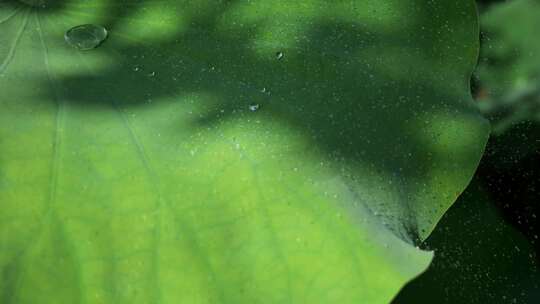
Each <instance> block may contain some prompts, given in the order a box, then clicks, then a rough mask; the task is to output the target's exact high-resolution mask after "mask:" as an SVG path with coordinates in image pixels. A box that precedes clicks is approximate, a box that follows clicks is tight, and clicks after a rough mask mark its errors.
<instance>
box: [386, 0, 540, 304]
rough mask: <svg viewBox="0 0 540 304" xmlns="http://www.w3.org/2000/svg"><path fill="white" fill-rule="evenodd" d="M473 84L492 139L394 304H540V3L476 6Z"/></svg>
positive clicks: (498, 0) (515, 0)
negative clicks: (425, 263) (427, 257)
mask: <svg viewBox="0 0 540 304" xmlns="http://www.w3.org/2000/svg"><path fill="white" fill-rule="evenodd" d="M477 2H478V8H479V13H480V24H481V34H480V39H481V51H480V58H479V61H478V67H477V69H476V72H475V74H474V76H473V79H472V81H471V89H472V94H473V96H474V97H475V99H476V102H477V105H478V107H479V109H480V111H482V112H483V113H484V115H485V116H486V117H488V118H489V120H490V121H491V123H492V128H493V134H492V137H491V139H490V141H489V143H488V146H487V148H486V153H485V155H484V157H483V159H482V162H481V164H480V167H479V169H478V171H477V173H476V176H475V178H474V179H473V181H472V182H471V184H470V186H469V188H468V189H467V191H466V192H465V193H464V194H463V195H462V196H461V197H460V198H459V199H458V201H457V202H456V203H455V204H454V206H453V207H452V208H451V209H450V210H449V211H448V213H447V214H446V215H445V216H444V217H443V219H442V220H441V222H440V224H439V225H438V226H437V229H436V230H435V231H434V233H433V234H432V235H431V236H430V238H429V239H428V240H427V241H426V243H425V244H424V246H425V247H426V249H431V250H434V251H435V253H436V256H435V259H434V262H433V264H432V265H431V267H430V268H429V269H428V271H427V272H426V273H424V274H423V275H421V276H420V277H418V278H417V279H415V280H414V281H412V282H411V283H410V284H408V285H407V286H406V287H405V288H404V289H403V290H402V292H401V293H400V294H399V295H398V296H397V297H396V299H395V300H394V304H408V303H452V304H462V303H526V304H529V303H530V304H533V303H534V304H536V303H540V288H539V285H540V274H539V269H538V265H539V253H540V244H539V241H540V240H539V235H540V232H539V231H540V229H539V227H538V217H539V216H540V210H539V209H540V195H539V191H538V190H539V188H540V0H506V1H504V0H478V1H477Z"/></svg>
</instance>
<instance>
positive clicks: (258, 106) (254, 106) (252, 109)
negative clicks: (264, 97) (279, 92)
mask: <svg viewBox="0 0 540 304" xmlns="http://www.w3.org/2000/svg"><path fill="white" fill-rule="evenodd" d="M260 107H261V106H260V105H259V104H256V103H254V104H250V105H249V110H250V111H251V112H255V111H257V110H259V108H260Z"/></svg>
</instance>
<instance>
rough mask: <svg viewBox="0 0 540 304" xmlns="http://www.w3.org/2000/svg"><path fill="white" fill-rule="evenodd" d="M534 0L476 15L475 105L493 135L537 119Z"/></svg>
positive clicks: (537, 13) (539, 64) (539, 8)
mask: <svg viewBox="0 0 540 304" xmlns="http://www.w3.org/2000/svg"><path fill="white" fill-rule="evenodd" d="M539 27H540V1H538V0H516V1H506V2H501V3H497V4H493V5H491V6H489V8H487V9H486V10H485V11H483V12H482V14H481V28H482V48H481V54H480V61H479V66H478V69H477V71H476V72H475V74H476V75H475V78H476V79H477V81H478V83H479V89H478V91H479V92H478V94H477V95H478V101H479V106H480V108H481V109H482V110H483V111H484V112H485V113H486V115H487V116H488V117H489V118H490V120H491V121H493V127H494V128H493V129H494V133H495V134H501V133H503V132H504V131H505V130H507V129H508V128H509V127H511V126H512V125H513V124H516V123H520V122H523V121H536V122H538V121H539V120H540V56H539V55H538V54H539V53H540V42H539V41H538V39H536V38H535V37H536V36H537V35H538V33H537V29H538V28H539Z"/></svg>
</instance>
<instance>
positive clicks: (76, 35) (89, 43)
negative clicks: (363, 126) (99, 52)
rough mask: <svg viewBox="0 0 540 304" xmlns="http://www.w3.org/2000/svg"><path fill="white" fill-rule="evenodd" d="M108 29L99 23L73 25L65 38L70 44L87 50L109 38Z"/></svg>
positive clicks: (81, 49)
mask: <svg viewBox="0 0 540 304" xmlns="http://www.w3.org/2000/svg"><path fill="white" fill-rule="evenodd" d="M107 36H108V32H107V30H106V29H105V28H104V27H102V26H99V25H94V24H83V25H78V26H75V27H72V28H71V29H69V30H68V31H67V32H66V33H65V34H64V39H65V41H66V42H67V44H69V45H70V46H72V47H74V48H76V49H78V50H80V51H87V50H91V49H94V48H96V47H98V46H99V45H100V44H101V43H103V41H104V40H105V39H107Z"/></svg>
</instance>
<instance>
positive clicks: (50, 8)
mask: <svg viewBox="0 0 540 304" xmlns="http://www.w3.org/2000/svg"><path fill="white" fill-rule="evenodd" d="M26 2H27V3H28V1H26ZM33 3H35V2H33ZM475 18H476V13H475V7H474V3H473V2H472V1H468V0H467V1H466V0H462V1H442V2H438V3H432V2H426V1H416V0H415V1H413V0H411V1H401V0H400V1H397V0H396V1H390V0H386V1H364V2H358V1H343V2H339V3H327V2H321V1H315V0H313V1H302V2H298V3H295V2H287V3H281V2H279V3H276V2H275V1H250V2H246V1H203V0H199V1H176V0H175V1H173V0H165V1H129V2H124V1H104V0H101V1H65V2H64V1H55V2H48V3H41V2H40V3H39V5H38V6H34V7H30V6H28V5H24V4H21V3H19V2H16V1H11V2H3V3H2V6H1V8H0V21H1V23H0V28H1V30H2V33H6V34H5V35H2V36H1V37H0V60H1V61H0V62H1V65H0V87H1V88H2V97H1V99H0V109H1V111H0V140H1V141H0V151H1V153H0V202H1V208H2V213H1V214H0V248H1V249H0V267H1V270H2V271H1V273H2V277H1V279H0V280H1V281H0V282H1V284H0V286H2V287H1V288H0V299H1V302H2V303H35V302H36V301H39V302H40V303H78V302H87V303H103V302H105V303H109V302H114V303H387V302H389V301H390V299H391V298H392V297H393V296H394V295H395V294H396V292H397V290H399V288H401V287H402V286H403V284H404V283H405V282H407V281H408V280H410V279H411V278H413V277H414V276H416V275H418V274H419V273H420V272H422V271H423V270H424V269H425V268H426V267H427V265H428V263H429V261H430V260H431V253H429V252H424V251H421V250H419V249H418V248H415V246H414V244H415V242H417V241H419V240H423V239H425V238H426V237H427V236H428V235H429V233H430V232H431V231H432V229H433V227H434V226H435V224H436V223H437V221H438V220H439V218H440V217H441V216H442V214H443V213H444V212H445V211H446V210H447V209H448V208H449V206H450V205H451V204H452V202H453V201H454V200H455V198H456V197H457V196H458V195H459V194H460V193H461V191H462V190H463V189H464V188H465V186H466V184H467V183H468V181H469V179H470V178H471V176H472V173H473V171H474V169H475V168H476V165H477V163H478V160H479V157H480V155H481V153H482V151H483V148H484V144H485V141H486V137H487V129H488V128H487V124H486V122H485V121H484V120H483V119H482V118H481V117H480V116H479V115H478V114H477V113H476V111H475V107H474V106H473V103H472V101H471V97H470V94H469V88H468V86H469V84H468V82H469V78H470V74H471V70H472V67H473V65H474V62H475V60H476V53H477V42H476V37H477V30H478V28H477V25H476V19H475ZM80 24H99V25H102V26H104V27H105V28H107V29H108V31H109V38H108V39H107V40H106V41H105V42H104V43H103V44H102V45H101V46H99V47H98V48H97V49H95V50H92V51H87V52H80V51H78V50H76V49H74V48H71V47H69V46H68V45H67V44H66V43H65V42H64V33H65V31H66V30H68V29H70V28H72V27H73V26H77V25H80Z"/></svg>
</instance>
